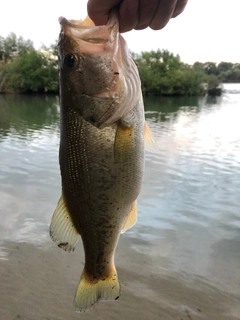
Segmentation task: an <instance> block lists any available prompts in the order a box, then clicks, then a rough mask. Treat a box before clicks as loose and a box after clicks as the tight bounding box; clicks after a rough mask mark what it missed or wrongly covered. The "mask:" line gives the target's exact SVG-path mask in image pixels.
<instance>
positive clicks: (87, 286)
mask: <svg viewBox="0 0 240 320" xmlns="http://www.w3.org/2000/svg"><path fill="white" fill-rule="evenodd" d="M113 271H114V272H113V273H112V275H111V276H109V277H108V278H106V279H99V280H93V281H91V280H90V279H89V277H88V276H87V274H86V271H85V269H84V270H83V273H82V276H81V279H80V282H79V285H78V288H77V291H76V294H75V298H74V305H75V307H76V309H77V311H78V312H81V311H87V310H89V309H91V308H93V307H94V305H95V304H96V303H97V302H98V301H100V300H117V299H118V298H119V296H120V284H119V282H118V276H117V272H116V269H115V267H114V270H113Z"/></svg>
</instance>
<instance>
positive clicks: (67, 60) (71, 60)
mask: <svg viewBox="0 0 240 320" xmlns="http://www.w3.org/2000/svg"><path fill="white" fill-rule="evenodd" d="M63 63H64V65H65V66H66V67H68V68H74V67H75V66H76V63H77V59H76V57H75V55H74V54H72V53H67V54H66V55H65V57H64V59H63Z"/></svg>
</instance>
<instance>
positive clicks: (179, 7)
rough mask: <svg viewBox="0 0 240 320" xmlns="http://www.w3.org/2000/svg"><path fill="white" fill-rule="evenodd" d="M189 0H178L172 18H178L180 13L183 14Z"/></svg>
mask: <svg viewBox="0 0 240 320" xmlns="http://www.w3.org/2000/svg"><path fill="white" fill-rule="evenodd" d="M187 2H188V0H178V2H177V4H176V7H175V9H174V12H173V14H172V18H175V17H177V16H178V15H179V14H180V13H182V12H183V10H184V9H185V7H186V5H187Z"/></svg>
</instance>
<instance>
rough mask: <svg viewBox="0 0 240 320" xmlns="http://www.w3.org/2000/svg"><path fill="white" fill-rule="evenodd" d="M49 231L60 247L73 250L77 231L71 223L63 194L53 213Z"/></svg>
mask: <svg viewBox="0 0 240 320" xmlns="http://www.w3.org/2000/svg"><path fill="white" fill-rule="evenodd" d="M49 233H50V236H51V238H52V239H53V241H54V242H55V243H56V244H57V245H58V246H59V247H60V248H62V249H63V250H65V251H68V252H71V251H73V250H74V248H75V245H76V243H77V241H78V238H79V233H78V232H77V230H76V229H75V227H74V225H73V222H72V218H71V216H70V214H69V212H68V208H67V206H66V204H65V201H64V197H63V196H61V197H60V199H59V201H58V204H57V208H56V209H55V211H54V213H53V216H52V221H51V225H50V228H49Z"/></svg>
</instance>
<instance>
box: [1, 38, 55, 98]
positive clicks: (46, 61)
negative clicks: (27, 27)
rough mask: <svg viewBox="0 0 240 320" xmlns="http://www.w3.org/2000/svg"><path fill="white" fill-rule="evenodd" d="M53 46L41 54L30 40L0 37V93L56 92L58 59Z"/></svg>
mask: <svg viewBox="0 0 240 320" xmlns="http://www.w3.org/2000/svg"><path fill="white" fill-rule="evenodd" d="M52 46H53V49H48V48H46V47H45V50H42V52H41V51H36V50H35V49H34V47H33V43H32V41H30V40H24V39H23V38H22V37H19V38H17V37H16V35H15V34H14V33H11V34H10V35H9V36H8V37H6V38H5V39H4V38H3V37H0V60H1V61H0V92H38V93H42V92H57V90H58V69H57V57H56V55H54V54H53V52H54V49H55V47H54V46H55V45H52ZM55 52H56V51H55Z"/></svg>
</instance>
